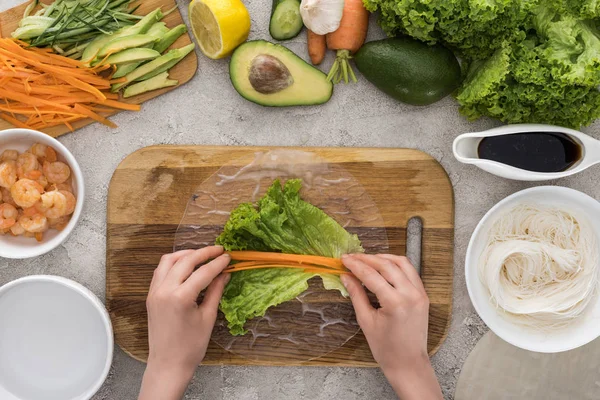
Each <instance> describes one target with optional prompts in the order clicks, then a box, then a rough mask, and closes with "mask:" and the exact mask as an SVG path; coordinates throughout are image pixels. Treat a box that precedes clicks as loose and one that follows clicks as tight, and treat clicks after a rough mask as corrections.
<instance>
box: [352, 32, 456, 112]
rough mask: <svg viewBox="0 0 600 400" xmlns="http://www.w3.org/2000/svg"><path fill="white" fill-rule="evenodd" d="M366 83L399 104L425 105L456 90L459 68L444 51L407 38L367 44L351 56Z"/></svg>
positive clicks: (444, 49) (445, 49)
mask: <svg viewBox="0 0 600 400" xmlns="http://www.w3.org/2000/svg"><path fill="white" fill-rule="evenodd" d="M354 61H355V62H356V66H357V68H358V70H359V71H360V72H361V73H362V74H363V75H364V77H365V78H367V80H369V82H371V83H373V84H374V85H375V86H377V87H378V88H379V89H380V90H382V91H383V92H385V93H387V94H388V95H390V96H392V97H393V98H394V99H396V100H399V101H401V102H403V103H408V104H412V105H415V106H425V105H429V104H432V103H435V102H436V101H439V100H441V99H442V98H444V97H446V96H447V95H449V94H450V93H452V92H453V91H454V90H456V89H457V88H458V86H459V85H460V82H461V69H460V64H459V63H458V60H457V59H456V57H455V56H454V54H453V53H452V52H451V51H450V50H448V49H447V48H445V47H443V46H440V45H435V46H430V45H428V44H425V43H423V42H420V41H418V40H414V39H411V38H408V37H399V38H389V39H383V40H377V41H374V42H368V43H366V44H364V45H363V46H362V47H361V49H360V50H359V51H358V52H357V53H356V54H355V56H354Z"/></svg>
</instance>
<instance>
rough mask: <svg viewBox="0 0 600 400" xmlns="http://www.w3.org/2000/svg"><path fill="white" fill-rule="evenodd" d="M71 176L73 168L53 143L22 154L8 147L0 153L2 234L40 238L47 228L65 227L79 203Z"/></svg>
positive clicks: (37, 145) (0, 228) (36, 144)
mask: <svg viewBox="0 0 600 400" xmlns="http://www.w3.org/2000/svg"><path fill="white" fill-rule="evenodd" d="M70 180H71V169H70V168H69V166H68V165H67V164H65V163H63V162H61V161H59V160H58V157H57V154H56V151H55V150H54V149H53V148H52V147H49V146H46V145H43V144H41V143H35V144H33V145H32V146H31V147H30V148H29V149H28V150H27V151H26V152H25V153H22V154H19V152H18V151H17V150H5V151H4V152H3V153H2V154H1V155H0V188H1V189H2V190H1V191H0V235H5V234H11V235H13V236H21V235H23V236H26V237H35V238H36V240H37V241H38V242H41V241H42V239H43V235H44V233H45V232H47V231H48V230H50V229H57V230H59V231H60V230H63V229H64V228H65V227H66V226H67V224H68V223H69V220H70V219H71V215H72V214H73V212H74V211H75V206H76V205H77V198H76V197H75V195H74V194H73V188H72V186H71V184H70Z"/></svg>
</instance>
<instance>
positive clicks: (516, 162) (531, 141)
mask: <svg viewBox="0 0 600 400" xmlns="http://www.w3.org/2000/svg"><path fill="white" fill-rule="evenodd" d="M477 154H478V155H479V158H483V159H486V160H492V161H497V162H500V163H503V164H507V165H510V166H513V167H515V168H520V169H524V170H527V171H532V172H562V171H566V170H567V169H569V168H570V167H571V166H572V165H573V164H575V163H576V162H577V161H579V160H580V159H581V145H580V144H579V143H577V142H575V140H573V139H572V138H571V137H570V136H568V135H565V134H563V133H555V132H552V133H550V132H524V133H513V134H510V135H500V136H490V137H486V138H483V140H481V142H479V146H478V148H477Z"/></svg>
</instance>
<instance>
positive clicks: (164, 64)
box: [111, 43, 195, 92]
mask: <svg viewBox="0 0 600 400" xmlns="http://www.w3.org/2000/svg"><path fill="white" fill-rule="evenodd" d="M194 47H195V45H194V44H193V43H190V44H188V45H187V46H184V47H182V48H180V49H173V50H170V51H169V52H168V53H166V54H163V55H162V56H160V57H157V58H155V59H154V60H152V61H150V62H149V63H146V64H143V65H141V66H139V67H137V68H135V69H134V70H133V71H131V72H129V73H128V74H127V75H125V76H124V77H123V80H122V82H118V83H115V84H114V85H113V86H112V88H111V91H112V92H118V91H119V90H120V89H122V88H124V87H125V86H127V85H128V84H130V83H133V82H140V81H144V80H146V79H150V78H153V77H155V76H156V75H159V74H161V73H163V72H165V71H168V70H169V69H171V68H172V67H173V66H174V65H175V64H177V63H178V62H179V61H181V60H183V58H184V57H185V56H187V55H188V54H189V53H191V52H192V51H193V50H194Z"/></svg>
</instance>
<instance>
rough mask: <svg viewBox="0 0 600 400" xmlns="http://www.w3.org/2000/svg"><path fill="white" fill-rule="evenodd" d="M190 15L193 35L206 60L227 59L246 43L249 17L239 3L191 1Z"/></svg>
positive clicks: (212, 0)
mask: <svg viewBox="0 0 600 400" xmlns="http://www.w3.org/2000/svg"><path fill="white" fill-rule="evenodd" d="M189 15H190V24H191V26H192V32H193V33H194V36H196V40H197V41H198V44H199V45H200V50H202V52H203V53H204V54H205V55H206V56H207V57H210V58H213V59H217V58H223V57H227V56H228V55H229V54H231V52H232V51H233V50H234V49H235V48H236V47H238V46H239V45H240V44H242V43H244V42H245V41H246V39H248V34H249V33H250V14H248V10H247V9H246V7H245V6H244V3H242V2H241V1H240V0H192V2H191V3H190V8H189Z"/></svg>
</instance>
